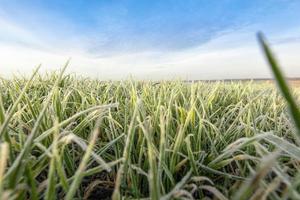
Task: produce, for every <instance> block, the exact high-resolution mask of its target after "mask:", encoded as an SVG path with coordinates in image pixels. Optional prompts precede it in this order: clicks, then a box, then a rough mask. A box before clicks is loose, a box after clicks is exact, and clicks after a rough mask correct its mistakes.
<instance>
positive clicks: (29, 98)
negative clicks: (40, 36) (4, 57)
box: [0, 74, 300, 200]
mask: <svg viewBox="0 0 300 200" xmlns="http://www.w3.org/2000/svg"><path fill="white" fill-rule="evenodd" d="M26 81H27V80H24V79H22V78H16V79H14V80H2V81H1V84H0V89H1V97H2V98H1V101H0V122H1V130H0V134H1V135H0V136H1V141H3V142H4V141H5V143H3V142H2V143H1V145H0V160H1V162H0V195H2V196H3V197H4V198H7V199H17V198H19V199H40V198H44V199H58V198H60V199H63V198H65V199H72V198H73V197H77V198H79V199H82V198H83V199H109V198H110V197H111V196H113V199H121V198H133V199H138V198H150V199H183V198H185V199H193V198H196V199H199V198H204V197H205V198H207V199H222V200H223V199H249V198H250V197H252V198H254V199H255V198H256V199H284V198H294V199H297V198H298V197H300V193H299V192H298V191H299V190H298V187H299V183H298V182H299V181H297V180H298V178H297V177H296V176H297V171H298V169H299V158H300V152H299V149H298V148H296V146H295V144H297V143H298V138H297V137H296V135H295V130H294V129H293V125H292V123H291V120H290V118H289V116H288V114H287V111H286V107H285V102H284V100H283V99H282V97H281V96H280V94H279V93H278V92H277V90H276V88H274V87H273V86H272V85H270V84H269V83H266V82H265V83H262V82H259V83H258V82H214V83H213V82H211V83H207V82H196V83H191V84H189V83H184V82H180V81H169V82H161V83H154V82H135V81H124V82H100V81H97V80H91V79H80V78H77V77H74V76H63V77H62V78H61V79H60V78H59V76H58V75H57V74H53V75H51V76H47V77H42V76H38V75H37V76H35V77H34V78H33V80H32V82H27V85H26ZM293 84H294V83H293ZM295 85H297V86H298V85H299V82H297V83H296V84H295ZM22 90H23V91H24V92H23V93H22ZM25 91H26V92H25ZM4 111H6V112H7V114H6V115H4ZM279 150H280V151H279ZM6 166H7V167H6Z"/></svg>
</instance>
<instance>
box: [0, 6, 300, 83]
mask: <svg viewBox="0 0 300 200" xmlns="http://www.w3.org/2000/svg"><path fill="white" fill-rule="evenodd" d="M299 19H300V1H298V0H219V1H217V0H211V1H208V0H198V1H197V0H172V1H171V0H163V1H162V0H160V1H158V0H152V1H150V0H98V1H96V0H89V1H87V0H86V1H84V0H73V1H59V0H52V1H50V0H49V1H48V0H43V1H42V0H27V1H16V0H0V53H1V52H2V54H3V55H4V57H6V58H7V60H3V61H0V69H2V70H1V71H3V73H13V72H15V71H18V72H21V73H22V72H23V71H24V72H25V71H30V70H31V69H32V68H33V67H34V66H35V65H37V64H38V63H42V64H43V66H44V69H45V70H51V69H57V68H59V65H62V64H63V62H64V60H67V59H68V58H69V57H71V58H72V62H71V66H70V71H75V72H77V73H81V74H83V75H96V76H98V75H99V76H100V77H101V76H103V77H106V78H120V77H125V76H128V75H130V74H131V75H134V76H139V77H146V78H152V77H154V78H156V77H162V78H164V77H171V76H174V77H177V76H178V77H183V78H191V79H210V78H212V79H219V78H220V79H221V78H255V77H258V78H259V77H268V76H269V73H268V71H267V69H263V67H264V65H263V64H265V63H263V61H262V57H261V56H259V49H258V47H257V44H256V41H255V33H256V32H257V31H258V30H261V31H263V32H264V33H265V34H266V35H267V36H268V38H269V40H270V42H271V43H272V44H273V45H274V47H275V49H276V51H278V55H279V57H282V60H283V61H284V64H285V65H286V71H287V73H288V75H290V76H300V70H299V68H300V66H299V65H298V63H300V60H299V59H298V58H297V57H299V56H297V54H296V53H295V51H298V50H300V47H299V46H300V20H299ZM242 52H244V54H243V53H242ZM298 52H299V51H298ZM233 59H236V60H233ZM247 59H249V60H247ZM254 59H257V62H254V61H253V60H254ZM216 60H218V62H217V61H216ZM17 61H18V62H17ZM249 63H250V64H251V66H249ZM253 65H255V66H253ZM297 66H298V67H297ZM249 67H251V68H249ZM247 68H248V72H249V73H247V72H245V70H246V69H247ZM209 69H211V70H209ZM229 71H232V74H228V75H226V76H225V75H224V72H229ZM0 74H1V72H0ZM170 74H171V75H170Z"/></svg>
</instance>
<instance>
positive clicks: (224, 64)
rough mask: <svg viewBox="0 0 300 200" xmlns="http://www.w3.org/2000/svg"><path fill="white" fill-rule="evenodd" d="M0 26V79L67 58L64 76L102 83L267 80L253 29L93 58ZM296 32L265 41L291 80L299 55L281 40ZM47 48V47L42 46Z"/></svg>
mask: <svg viewBox="0 0 300 200" xmlns="http://www.w3.org/2000/svg"><path fill="white" fill-rule="evenodd" d="M0 25H2V28H0V33H1V34H0V37H1V38H2V40H0V55H1V59H0V75H2V76H3V75H5V76H6V75H10V74H12V73H17V72H19V73H22V74H23V73H25V74H29V73H31V71H32V70H33V68H34V67H35V66H37V65H38V64H39V63H42V66H43V67H42V70H43V71H45V70H46V71H51V70H57V69H59V68H60V67H61V66H62V65H63V64H64V63H65V62H66V61H67V59H68V58H69V57H71V58H72V60H71V64H70V66H69V68H68V71H69V72H76V73H78V74H80V75H84V76H92V77H97V78H101V79H120V78H126V77H129V76H130V75H132V76H134V77H137V78H145V79H169V78H178V77H179V78H183V79H185V78H188V79H231V78H237V79H238V78H265V77H270V73H269V69H268V66H267V64H266V63H265V61H264V59H263V56H262V54H261V52H260V49H259V46H258V44H257V42H256V39H255V34H254V31H253V30H255V27H250V28H249V27H248V28H245V29H243V30H239V31H231V32H229V33H226V34H224V35H221V36H219V37H218V38H215V39H213V40H212V41H210V42H208V43H206V44H204V45H201V46H199V47H196V48H190V49H185V50H180V51H170V52H168V51H157V52H154V51H147V52H138V53H123V54H121V55H120V54H115V55H111V56H108V57H103V58H96V57H95V56H94V55H93V54H89V53H87V51H86V50H85V46H84V44H78V45H77V46H76V48H74V46H64V45H66V44H65V43H64V44H59V43H57V44H53V43H51V42H50V41H47V40H41V39H39V38H37V37H35V35H34V34H32V33H31V32H30V31H29V30H26V29H24V28H21V27H20V26H18V25H16V24H14V23H12V22H9V21H5V20H3V19H2V20H1V19H0ZM299 32H300V31H299V30H289V31H286V32H283V33H280V34H277V35H275V34H274V35H272V36H271V37H270V38H271V41H274V46H273V47H274V50H275V51H276V53H277V55H278V56H279V58H280V61H281V63H282V65H283V66H284V70H285V71H286V72H287V75H288V76H292V77H296V76H298V77H300V66H299V64H298V63H300V57H299V55H297V52H300V45H299V44H300V41H299V40H298V41H297V40H296V41H293V40H284V39H285V38H297V37H298V36H299ZM9 37H11V38H12V39H13V41H18V40H19V41H22V42H12V41H11V40H9ZM16 38H18V40H16ZM278 41H279V42H278ZM280 41H281V42H280ZM282 41H285V42H282ZM24 44H26V45H24ZM47 45H49V47H51V48H47ZM61 46H64V48H62V47H61Z"/></svg>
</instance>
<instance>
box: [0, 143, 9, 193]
mask: <svg viewBox="0 0 300 200" xmlns="http://www.w3.org/2000/svg"><path fill="white" fill-rule="evenodd" d="M8 154H9V153H8V144H7V143H2V144H0V197H2V193H3V182H4V172H5V169H6V165H7V160H8Z"/></svg>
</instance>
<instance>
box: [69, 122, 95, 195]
mask: <svg viewBox="0 0 300 200" xmlns="http://www.w3.org/2000/svg"><path fill="white" fill-rule="evenodd" d="M99 126H100V119H99V120H98V122H97V123H96V125H95V129H94V131H93V133H92V135H91V139H90V141H89V145H88V147H87V149H86V152H85V154H84V156H83V158H82V161H81V163H80V165H79V167H78V169H77V171H76V173H75V175H74V180H73V182H72V184H71V186H70V189H69V191H68V193H67V195H66V197H65V199H66V200H72V199H73V197H74V195H75V193H76V190H77V188H78V187H79V184H80V182H81V180H82V178H83V175H84V171H85V168H86V165H87V163H88V161H89V159H90V156H91V154H92V152H93V147H94V145H95V143H96V140H97V138H98V135H99V132H100V131H99Z"/></svg>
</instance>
